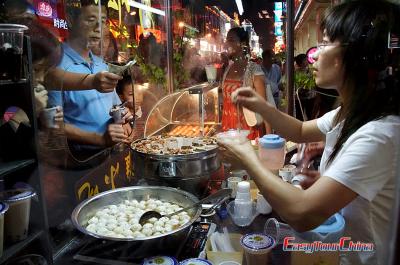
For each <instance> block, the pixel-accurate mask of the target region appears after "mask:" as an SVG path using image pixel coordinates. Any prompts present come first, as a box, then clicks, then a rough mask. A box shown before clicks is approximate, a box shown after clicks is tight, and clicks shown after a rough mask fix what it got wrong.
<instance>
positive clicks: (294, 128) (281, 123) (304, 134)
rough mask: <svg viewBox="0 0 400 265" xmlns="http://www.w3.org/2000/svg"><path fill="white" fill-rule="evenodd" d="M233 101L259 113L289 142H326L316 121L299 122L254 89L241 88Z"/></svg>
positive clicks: (233, 95)
mask: <svg viewBox="0 0 400 265" xmlns="http://www.w3.org/2000/svg"><path fill="white" fill-rule="evenodd" d="M264 93H265V92H264ZM232 99H233V102H234V103H238V104H240V105H242V106H243V107H246V108H248V109H250V110H252V111H254V112H257V113H259V114H260V115H261V116H262V117H263V119H264V120H265V121H266V122H268V123H269V124H270V126H271V127H272V128H273V129H274V130H276V131H277V132H278V133H279V134H280V135H281V136H283V137H284V138H286V139H287V140H290V141H293V142H297V143H304V142H318V141H323V140H325V135H324V134H323V133H322V132H321V131H320V130H319V129H318V127H317V121H316V120H311V121H306V122H302V121H299V120H297V119H295V118H293V117H291V116H289V115H287V114H286V113H283V112H281V111H279V110H278V109H276V108H275V107H274V106H272V105H271V104H269V103H268V102H267V101H265V99H264V98H262V97H261V96H259V95H258V94H257V93H255V91H254V90H253V89H250V88H240V89H238V90H236V91H235V92H234V93H233V94H232Z"/></svg>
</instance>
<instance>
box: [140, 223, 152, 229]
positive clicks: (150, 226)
mask: <svg viewBox="0 0 400 265" xmlns="http://www.w3.org/2000/svg"><path fill="white" fill-rule="evenodd" d="M153 226H154V225H153V224H150V223H145V224H144V225H143V228H148V229H152V228H153Z"/></svg>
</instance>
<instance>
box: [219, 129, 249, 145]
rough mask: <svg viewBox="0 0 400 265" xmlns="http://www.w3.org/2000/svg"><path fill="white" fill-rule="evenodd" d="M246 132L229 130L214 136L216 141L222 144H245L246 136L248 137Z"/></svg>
mask: <svg viewBox="0 0 400 265" xmlns="http://www.w3.org/2000/svg"><path fill="white" fill-rule="evenodd" d="M249 133H250V132H249V131H248V130H229V131H226V132H221V133H218V134H217V135H216V137H217V140H218V141H220V142H222V143H235V144H243V143H245V142H247V141H248V140H249V139H247V136H248V135H249Z"/></svg>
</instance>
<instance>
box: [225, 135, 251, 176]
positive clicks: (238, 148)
mask: <svg viewBox="0 0 400 265" xmlns="http://www.w3.org/2000/svg"><path fill="white" fill-rule="evenodd" d="M218 145H219V146H220V149H219V151H220V152H219V153H220V155H221V158H222V160H223V161H226V162H228V163H230V164H231V165H232V167H233V168H237V169H239V168H240V169H244V168H246V167H247V166H248V164H249V161H251V160H254V159H258V157H257V154H256V152H255V151H254V149H253V147H252V146H251V144H250V141H246V142H244V143H240V144H238V143H237V142H234V141H229V140H222V141H220V140H218Z"/></svg>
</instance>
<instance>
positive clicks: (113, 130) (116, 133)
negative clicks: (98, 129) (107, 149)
mask: <svg viewBox="0 0 400 265" xmlns="http://www.w3.org/2000/svg"><path fill="white" fill-rule="evenodd" d="M103 137H104V140H105V145H106V146H111V145H114V144H116V143H120V142H123V143H127V144H129V139H128V136H127V135H125V132H124V128H123V126H122V124H115V123H112V124H109V125H108V127H107V131H106V132H105V133H104V135H103Z"/></svg>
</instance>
